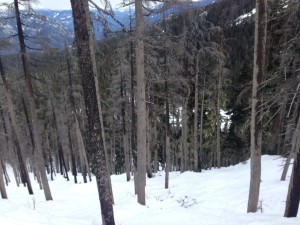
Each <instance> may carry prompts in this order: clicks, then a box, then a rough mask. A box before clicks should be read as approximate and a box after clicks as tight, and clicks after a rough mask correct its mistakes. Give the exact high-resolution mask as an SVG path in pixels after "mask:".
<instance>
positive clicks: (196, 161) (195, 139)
mask: <svg viewBox="0 0 300 225" xmlns="http://www.w3.org/2000/svg"><path fill="white" fill-rule="evenodd" d="M195 61H196V65H195V66H196V69H195V101H194V135H193V147H194V171H195V172H198V171H199V154H198V107H199V65H198V63H199V59H198V54H197V55H196V60H195Z"/></svg>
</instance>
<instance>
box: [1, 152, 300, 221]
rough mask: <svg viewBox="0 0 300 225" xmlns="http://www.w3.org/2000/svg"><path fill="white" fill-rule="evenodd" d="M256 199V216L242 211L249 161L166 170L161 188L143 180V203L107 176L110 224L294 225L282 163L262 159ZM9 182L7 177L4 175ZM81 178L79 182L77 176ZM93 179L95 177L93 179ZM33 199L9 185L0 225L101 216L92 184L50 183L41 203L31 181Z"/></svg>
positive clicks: (159, 178) (158, 182)
mask: <svg viewBox="0 0 300 225" xmlns="http://www.w3.org/2000/svg"><path fill="white" fill-rule="evenodd" d="M262 159H263V162H262V170H263V172H262V183H261V194H260V200H261V202H262V212H257V213H251V214H247V213H246V206H247V197H248V186H249V174H250V171H249V161H247V163H244V164H239V165H236V166H231V167H228V168H222V169H214V170H210V171H204V172H203V173H194V172H185V173H183V174H180V173H179V172H172V173H171V174H170V188H169V189H168V190H166V189H164V172H160V173H158V174H156V177H154V178H152V179H147V188H146V194H147V199H146V201H147V205H146V206H141V205H138V204H137V203H136V197H135V195H134V187H133V181H131V182H126V178H125V174H122V175H115V176H112V183H113V191H114V198H115V206H114V211H115V220H116V224H118V225H296V224H299V223H300V218H290V219H287V218H284V217H283V216H282V215H283V212H284V207H285V199H286V194H287V189H288V181H285V182H281V181H280V174H281V169H282V163H283V162H282V159H279V157H276V156H263V158H262ZM10 177H11V179H12V180H13V177H12V175H11V176H10ZM79 180H81V178H79ZM94 180H95V179H94ZM33 185H34V190H35V195H34V196H29V195H28V194H27V189H26V188H24V187H19V188H18V187H16V185H15V183H14V182H12V183H10V184H9V187H8V188H7V191H8V197H9V200H2V199H0V224H1V225H44V224H45V225H46V224H47V225H50V224H51V225H84V224H86V225H99V224H101V216H100V209H99V201H98V194H97V188H96V184H95V181H93V182H92V183H88V184H83V183H80V184H76V185H75V184H74V183H73V182H72V181H69V182H67V181H66V180H64V178H62V177H61V176H57V177H56V178H55V181H50V187H51V190H52V195H53V198H54V201H50V202H46V201H45V200H44V194H43V192H42V191H41V190H39V189H38V186H37V183H36V182H33Z"/></svg>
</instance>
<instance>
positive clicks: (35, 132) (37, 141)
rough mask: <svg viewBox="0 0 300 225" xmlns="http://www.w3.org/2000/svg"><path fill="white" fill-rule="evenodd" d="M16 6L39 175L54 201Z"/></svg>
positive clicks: (45, 190) (17, 5) (15, 1)
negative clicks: (46, 169)
mask: <svg viewBox="0 0 300 225" xmlns="http://www.w3.org/2000/svg"><path fill="white" fill-rule="evenodd" d="M14 6H15V13H16V22H17V28H18V37H19V44H20V51H21V57H22V63H23V70H24V75H25V81H26V97H27V99H28V102H29V111H30V116H31V123H32V131H33V136H34V145H35V150H36V151H35V154H36V155H37V156H36V158H37V165H38V168H39V173H40V176H41V180H42V184H43V188H44V194H45V198H46V200H47V201H48V200H53V199H52V195H51V191H50V187H49V183H48V179H47V175H46V171H45V163H44V158H43V154H42V151H43V149H42V144H41V138H40V134H39V130H38V124H37V123H38V118H37V113H36V106H35V101H34V94H33V87H32V81H31V72H30V68H29V59H28V55H27V53H26V45H25V41H24V34H23V28H22V22H21V17H20V11H19V2H18V0H14Z"/></svg>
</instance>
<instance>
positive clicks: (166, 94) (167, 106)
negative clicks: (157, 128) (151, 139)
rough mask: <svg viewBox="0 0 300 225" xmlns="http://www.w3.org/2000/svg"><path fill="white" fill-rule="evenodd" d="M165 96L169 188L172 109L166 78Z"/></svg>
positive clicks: (167, 183) (166, 168)
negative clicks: (170, 107)
mask: <svg viewBox="0 0 300 225" xmlns="http://www.w3.org/2000/svg"><path fill="white" fill-rule="evenodd" d="M165 97H166V167H165V172H166V176H165V189H168V188H169V172H170V167H171V165H170V164H171V159H170V157H171V154H170V151H171V150H170V148H171V146H170V122H169V121H170V109H169V88H168V81H167V80H165Z"/></svg>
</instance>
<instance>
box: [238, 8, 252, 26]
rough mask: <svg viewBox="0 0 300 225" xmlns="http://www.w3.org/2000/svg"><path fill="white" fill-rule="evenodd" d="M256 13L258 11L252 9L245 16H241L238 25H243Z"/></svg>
mask: <svg viewBox="0 0 300 225" xmlns="http://www.w3.org/2000/svg"><path fill="white" fill-rule="evenodd" d="M255 12H256V9H255V8H254V9H252V11H251V12H249V13H246V14H244V15H241V16H239V17H238V18H237V19H236V20H235V21H236V23H235V24H236V25H239V24H240V23H242V22H243V21H244V20H245V19H246V18H248V17H251V16H252V15H254V14H255Z"/></svg>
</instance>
